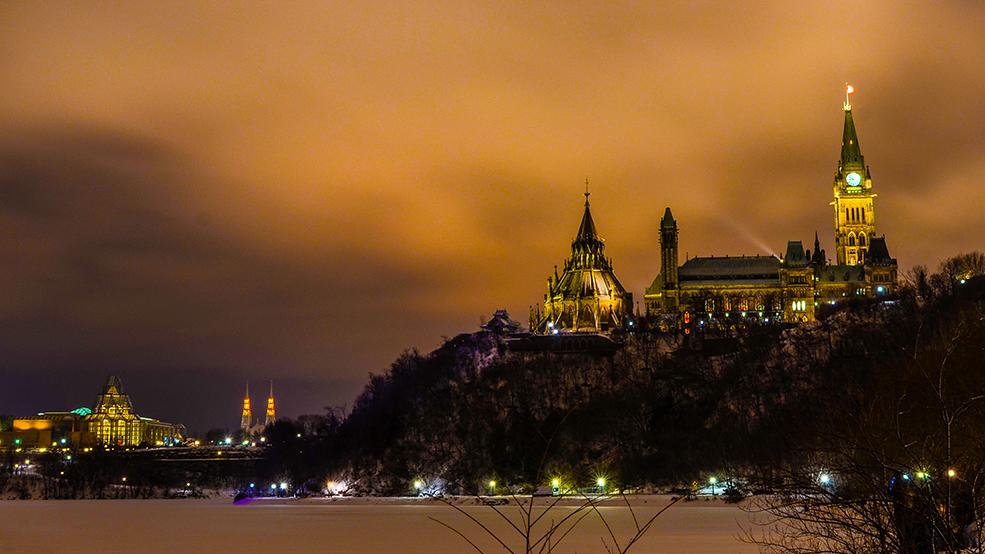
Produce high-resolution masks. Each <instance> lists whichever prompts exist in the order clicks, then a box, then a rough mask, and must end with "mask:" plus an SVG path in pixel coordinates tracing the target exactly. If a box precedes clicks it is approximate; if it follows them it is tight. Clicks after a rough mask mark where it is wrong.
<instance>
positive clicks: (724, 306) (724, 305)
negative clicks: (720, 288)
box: [722, 296, 732, 312]
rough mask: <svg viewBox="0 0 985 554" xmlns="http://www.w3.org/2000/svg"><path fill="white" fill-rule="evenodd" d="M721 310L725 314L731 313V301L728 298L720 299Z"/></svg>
mask: <svg viewBox="0 0 985 554" xmlns="http://www.w3.org/2000/svg"><path fill="white" fill-rule="evenodd" d="M722 309H723V310H725V311H726V312H731V311H732V299H731V298H729V297H728V296H726V297H724V298H722Z"/></svg>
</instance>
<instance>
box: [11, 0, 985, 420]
mask: <svg viewBox="0 0 985 554" xmlns="http://www.w3.org/2000/svg"><path fill="white" fill-rule="evenodd" d="M315 4H316V3H312V6H311V7H309V8H305V7H302V6H300V5H297V4H295V3H282V2H269V3H264V4H257V5H252V6H251V5H250V4H246V3H230V4H227V3H215V4H208V5H197V4H193V3H183V2H177V3H175V2H147V3H145V4H141V3H135V2H120V3H109V2H85V3H82V2H65V3H61V2H44V3H41V2H38V3H31V2H4V3H2V4H0V290H2V291H3V292H2V294H0V373H2V377H3V379H2V381H0V413H7V414H25V413H33V412H36V411H40V410H57V409H70V408H74V407H76V406H79V405H82V404H89V405H91V403H92V402H93V401H94V400H95V395H96V393H97V392H98V389H99V387H100V385H101V384H102V382H103V381H104V380H105V378H106V376H107V375H109V374H111V373H112V374H116V375H119V376H120V377H121V378H122V380H123V384H124V386H125V388H126V389H127V390H128V391H129V392H130V393H131V394H132V396H133V400H134V402H135V406H136V408H137V411H138V412H140V413H141V414H142V415H149V416H152V417H158V418H161V419H165V420H168V421H176V422H182V423H185V424H187V425H189V426H190V427H191V428H193V429H200V430H204V429H207V428H210V427H216V426H220V427H221V426H228V427H235V426H236V425H237V422H238V417H239V408H240V398H241V396H242V393H243V387H244V385H245V381H246V380H247V379H250V380H252V381H253V382H254V387H255V389H256V390H257V392H260V393H261V394H259V395H256V396H255V397H254V398H255V400H254V401H255V403H256V404H257V405H259V404H261V402H260V400H258V399H257V396H262V393H263V392H264V390H265V388H266V384H265V383H261V382H260V381H261V380H265V379H270V378H272V379H274V380H275V382H276V383H275V386H276V388H277V391H278V395H279V402H280V408H281V413H282V414H283V415H290V416H295V415H298V414H301V413H312V412H318V411H320V410H321V409H322V407H323V406H327V405H333V406H335V405H345V404H351V402H352V400H353V398H354V397H355V395H356V394H357V393H358V391H359V390H360V389H361V387H362V386H363V384H364V383H365V381H366V377H367V374H368V372H371V371H373V372H379V371H382V370H383V369H385V368H386V367H387V366H388V364H389V362H390V361H392V360H393V359H394V358H395V357H396V356H397V355H398V354H399V353H400V352H401V351H402V350H404V349H405V348H409V347H413V346H417V347H419V348H421V349H422V350H430V349H431V348H433V347H435V346H437V345H438V344H439V343H440V341H441V340H442V337H443V336H453V335H455V334H457V333H459V332H465V331H471V330H474V329H475V328H476V327H477V325H478V323H479V321H480V317H481V316H483V315H486V316H488V315H490V314H491V313H492V312H493V311H494V310H495V309H497V308H503V307H505V308H508V309H509V311H510V313H511V314H513V316H514V317H515V318H516V319H518V320H521V321H523V322H524V323H525V322H526V316H527V307H528V306H529V305H530V304H532V303H536V302H538V301H540V300H541V299H542V297H543V293H544V290H545V287H546V284H545V283H546V281H545V279H546V277H547V274H548V273H549V272H550V271H551V270H552V268H553V266H554V265H555V264H560V263H561V262H562V260H563V258H564V257H565V256H566V254H567V253H568V252H569V248H570V246H569V245H570V241H571V239H572V237H573V235H574V233H575V231H576V230H577V226H578V222H579V220H580V217H581V204H582V202H583V200H584V198H583V197H582V194H581V193H582V191H583V188H584V184H583V183H584V180H585V178H586V177H587V178H588V179H589V180H590V182H591V189H592V197H591V199H592V209H593V213H594V215H595V221H596V223H597V224H598V226H599V230H600V232H601V234H602V235H603V237H605V239H606V241H607V253H608V254H609V255H610V256H612V258H613V262H614V264H615V269H616V273H617V275H618V276H619V277H620V279H621V280H622V282H623V284H624V285H625V286H626V287H627V289H629V290H631V291H633V292H634V294H636V296H637V298H639V299H642V294H643V290H644V288H645V287H646V286H647V285H648V284H649V283H650V281H651V280H652V279H653V277H654V275H655V274H656V272H657V270H658V263H659V258H658V252H657V246H656V245H657V234H656V225H657V220H658V218H659V217H660V216H661V215H662V213H663V209H664V207H665V206H667V205H670V206H671V207H672V209H673V210H674V214H675V216H676V217H677V219H678V222H679V225H680V228H681V239H680V240H681V245H680V248H681V253H682V257H683V254H685V253H688V254H690V255H691V256H694V255H710V254H722V255H724V254H727V253H728V254H736V255H737V254H767V253H775V252H780V251H781V250H782V249H783V248H784V247H785V245H786V241H787V240H789V239H801V240H804V241H805V245H806V246H808V247H812V246H813V245H812V242H813V237H814V231H815V230H817V231H819V232H820V236H821V239H822V245H823V246H824V247H825V248H826V249H827V251H828V254H829V257H831V256H833V255H834V248H833V244H832V235H833V231H832V215H831V208H830V207H829V205H828V203H829V202H830V201H831V194H832V190H831V185H832V179H833V176H834V171H835V168H836V161H837V158H838V154H839V152H840V140H841V130H842V123H843V116H842V112H841V103H842V100H843V96H842V91H843V85H844V83H845V82H846V81H850V82H851V83H852V84H853V85H854V86H855V87H856V89H857V91H858V92H857V94H856V95H855V96H854V98H853V104H854V106H855V111H854V114H855V118H856V122H857V124H858V130H859V137H860V142H861V146H862V151H863V153H864V155H865V157H866V161H867V162H868V163H869V164H870V166H871V168H872V176H873V183H874V186H875V187H876V190H877V191H878V193H879V198H878V199H877V208H876V213H877V225H878V229H879V232H880V233H885V234H886V236H887V241H888V244H889V247H890V251H891V253H892V254H893V255H894V256H896V257H897V258H898V259H899V261H900V264H901V266H902V268H904V269H906V268H910V267H912V266H914V265H916V264H927V265H930V266H936V265H937V263H938V262H939V260H940V259H941V258H942V257H945V256H949V255H952V254H955V253H959V252H963V251H968V250H975V249H979V250H980V249H983V248H985V244H983V242H985V241H983V239H982V237H985V217H983V215H982V214H983V212H985V194H983V189H985V155H983V154H985V131H983V130H985V71H983V70H982V68H983V67H985V32H983V29H985V4H982V3H980V2H954V3H923V4H917V3H900V2H885V3H882V2H868V1H866V2H862V1H858V0H856V1H853V2H845V3H834V2H824V3H820V2H818V3H816V4H815V5H813V6H804V5H802V4H805V5H806V4H807V3H800V2H788V1H783V2H777V3H768V2H735V3H731V4H729V3H725V2H711V3H707V4H702V3H698V2H674V3H665V5H664V6H662V7H653V8H652V9H651V8H650V7H649V5H650V4H653V3H639V4H626V5H618V4H616V3H613V2H598V3H595V4H591V3H584V4H585V5H580V3H577V2H557V3H537V4H534V5H530V6H521V5H520V3H508V2H507V3H504V2H489V3H480V2H447V3H446V2H428V3H417V2H408V1H399V2H393V3H384V2H366V3H364V5H362V6H359V5H358V3H353V2H339V3H337V4H334V5H332V4H330V3H327V2H319V3H317V5H315ZM682 261H683V260H682Z"/></svg>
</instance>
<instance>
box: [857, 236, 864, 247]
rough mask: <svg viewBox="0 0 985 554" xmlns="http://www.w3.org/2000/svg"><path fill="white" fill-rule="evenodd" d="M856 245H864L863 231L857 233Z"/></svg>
mask: <svg viewBox="0 0 985 554" xmlns="http://www.w3.org/2000/svg"><path fill="white" fill-rule="evenodd" d="M858 245H859V246H865V233H859V235H858Z"/></svg>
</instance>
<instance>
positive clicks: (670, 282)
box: [660, 206, 678, 290]
mask: <svg viewBox="0 0 985 554" xmlns="http://www.w3.org/2000/svg"><path fill="white" fill-rule="evenodd" d="M677 257H678V256H677V220H675V219H674V214H672V213H671V212H670V207H669V206H668V207H667V209H665V210H664V216H663V219H661V220H660V273H661V274H663V288H664V290H675V289H677V261H678V259H677Z"/></svg>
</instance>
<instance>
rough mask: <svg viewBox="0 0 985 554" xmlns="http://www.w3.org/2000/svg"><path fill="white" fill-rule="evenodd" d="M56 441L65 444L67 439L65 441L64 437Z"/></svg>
mask: <svg viewBox="0 0 985 554" xmlns="http://www.w3.org/2000/svg"><path fill="white" fill-rule="evenodd" d="M58 442H60V443H62V444H65V443H66V442H67V441H66V440H65V439H62V440H60V441H58Z"/></svg>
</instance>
